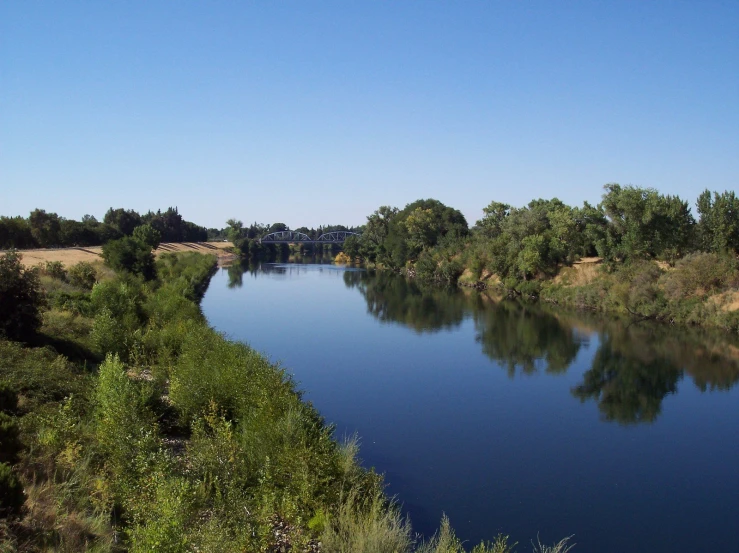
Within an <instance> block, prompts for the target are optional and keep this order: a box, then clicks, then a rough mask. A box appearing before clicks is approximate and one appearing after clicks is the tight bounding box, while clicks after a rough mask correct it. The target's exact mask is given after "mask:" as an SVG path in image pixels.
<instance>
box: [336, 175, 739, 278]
mask: <svg viewBox="0 0 739 553" xmlns="http://www.w3.org/2000/svg"><path fill="white" fill-rule="evenodd" d="M696 209H697V214H698V218H697V219H696V218H695V216H694V215H693V213H692V210H691V208H690V206H689V204H688V202H687V201H685V200H682V199H681V198H680V197H679V196H672V195H664V194H661V193H659V192H658V191H657V190H654V189H652V188H640V187H635V186H621V185H619V184H607V185H605V187H604V192H603V197H602V201H601V202H600V203H599V204H598V205H596V206H593V205H591V204H589V203H588V202H585V203H584V204H583V205H582V206H581V207H571V206H568V205H566V204H565V203H564V202H562V201H560V200H559V199H557V198H553V199H549V200H547V199H536V200H532V201H531V202H529V203H528V205H526V206H524V207H519V208H517V207H512V206H510V205H508V204H505V203H502V202H497V201H493V202H491V203H490V204H488V205H487V207H485V208H484V209H483V212H484V216H483V217H482V218H481V219H480V220H479V221H477V223H476V224H475V226H473V227H472V228H469V227H468V224H467V221H466V220H465V218H464V216H463V215H462V214H461V213H460V212H459V211H458V210H456V209H454V208H451V207H448V206H445V205H444V204H442V203H441V202H439V201H437V200H418V201H416V202H413V203H411V204H408V205H407V206H406V207H405V208H403V209H398V208H394V207H388V206H383V207H380V208H379V209H378V210H376V211H375V212H374V213H372V214H371V215H370V216H369V217H367V223H366V224H365V225H364V227H363V228H362V235H361V237H358V238H351V239H349V240H347V241H346V242H345V244H344V251H345V252H346V253H347V255H349V256H350V257H352V258H355V259H361V260H362V261H364V262H369V263H373V264H380V265H382V266H385V267H388V268H390V269H394V270H399V271H400V270H405V271H407V272H408V273H409V274H411V273H415V274H416V275H417V276H419V277H422V278H428V279H432V280H440V281H445V282H450V283H452V282H456V280H457V279H458V278H459V276H460V275H461V274H462V272H463V271H464V270H465V269H470V271H472V273H473V275H474V276H475V277H476V278H479V277H480V275H481V274H482V273H483V272H484V271H488V272H490V273H494V274H496V275H498V276H499V277H500V278H501V279H502V280H503V281H504V283H507V284H508V285H509V286H508V287H510V288H514V287H516V286H519V287H520V286H521V283H525V282H529V281H537V280H543V279H546V278H548V277H551V276H553V275H554V274H556V272H557V271H558V270H559V268H560V267H562V266H563V265H568V264H571V263H572V262H574V261H576V260H577V259H579V258H582V257H587V256H598V257H601V258H603V259H604V260H605V261H606V262H611V263H613V262H629V261H634V260H644V259H654V260H660V261H665V262H668V263H670V264H674V263H675V262H676V261H677V260H678V259H681V258H683V257H684V256H686V255H687V254H690V253H693V252H708V253H714V254H719V255H725V254H732V255H734V256H736V254H737V252H739V199H738V198H737V197H736V194H735V193H734V192H733V191H726V192H723V193H719V192H710V191H709V190H705V191H704V192H703V193H701V195H700V196H699V197H698V199H697V201H696ZM524 287H525V285H524Z"/></svg>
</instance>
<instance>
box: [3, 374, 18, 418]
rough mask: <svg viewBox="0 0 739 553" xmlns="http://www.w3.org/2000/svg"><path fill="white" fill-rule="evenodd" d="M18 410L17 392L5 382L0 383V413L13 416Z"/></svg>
mask: <svg viewBox="0 0 739 553" xmlns="http://www.w3.org/2000/svg"><path fill="white" fill-rule="evenodd" d="M17 409H18V392H16V391H15V388H13V387H12V386H11V385H10V384H8V383H7V382H2V381H0V413H7V414H9V415H13V414H15V412H16V410H17Z"/></svg>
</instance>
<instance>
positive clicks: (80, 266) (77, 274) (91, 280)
mask: <svg viewBox="0 0 739 553" xmlns="http://www.w3.org/2000/svg"><path fill="white" fill-rule="evenodd" d="M67 274H68V277H69V283H70V284H72V285H74V286H79V287H80V288H84V289H85V290H92V287H93V286H94V285H95V282H96V281H97V271H95V267H94V266H93V265H92V263H88V262H86V261H80V262H79V263H77V264H76V265H72V266H71V267H70V268H69V270H68V271H67Z"/></svg>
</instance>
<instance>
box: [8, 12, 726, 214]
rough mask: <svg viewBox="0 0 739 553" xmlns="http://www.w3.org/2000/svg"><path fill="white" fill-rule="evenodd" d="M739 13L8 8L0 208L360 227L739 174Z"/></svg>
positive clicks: (687, 185) (711, 181)
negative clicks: (436, 210)
mask: <svg viewBox="0 0 739 553" xmlns="http://www.w3.org/2000/svg"><path fill="white" fill-rule="evenodd" d="M737 29H739V2H736V1H726V2H711V1H695V2H687V1H660V2H657V1H655V2H640V1H621V2H616V1H613V2H564V1H563V2H554V1H547V2H537V1H525V0H519V1H513V0H511V1H505V2H502V1H501V2H497V1H485V2H482V1H477V2H475V1H464V2H463V1H455V2H451V1H448V2H441V1H439V2H430V1H429V2H421V1H412V2H405V1H393V2H379V1H372V2H369V1H367V2H358V1H349V0H346V1H341V2H331V1H320V2H313V1H309V0H300V1H293V2H287V1H272V2H267V1H264V2H247V1H239V2H226V1H208V2H194V1H193V2H184V1H183V2H175V1H171V2H154V1H147V2H143V1H142V2H72V1H65V2H33V1H29V0H7V1H5V2H0V214H2V215H27V214H28V212H29V211H31V210H32V209H34V208H36V207H40V208H43V209H46V210H47V211H55V212H57V213H59V214H60V215H62V216H64V217H69V218H79V217H81V216H82V215H84V214H86V213H90V214H93V215H95V216H97V217H99V218H101V217H102V215H103V214H104V213H105V211H106V210H107V209H108V207H110V206H114V207H125V208H133V209H136V210H137V211H142V212H145V211H147V210H149V209H154V210H156V209H157V208H162V209H166V207H168V206H170V205H176V206H178V207H179V209H180V213H182V214H183V215H184V216H185V217H186V218H187V219H189V220H192V221H195V222H197V223H199V224H203V225H206V226H216V227H221V226H223V225H224V222H225V220H226V219H228V218H230V217H237V218H239V219H242V220H243V221H245V222H252V221H260V222H276V221H282V222H285V223H287V224H288V225H290V226H291V227H293V228H295V227H298V226H302V225H306V226H317V225H320V224H328V223H344V224H361V223H363V222H364V220H365V217H366V215H368V214H369V213H371V212H372V211H373V210H375V209H376V208H377V207H379V206H381V205H394V206H399V207H403V206H404V205H405V204H407V203H409V202H411V201H413V200H416V199H418V198H428V197H431V198H436V199H439V200H441V201H442V202H444V203H446V204H448V205H451V206H453V207H456V208H458V209H460V210H461V211H462V212H463V213H464V214H465V215H466V216H467V218H468V221H469V222H470V224H472V223H474V221H475V220H476V219H478V218H479V217H480V216H481V210H482V208H483V207H484V206H485V205H487V204H488V203H489V202H490V201H492V200H496V201H503V202H507V203H510V204H512V205H516V206H519V205H523V204H525V203H527V202H528V201H529V200H531V199H533V198H538V197H545V198H550V197H555V196H556V197H559V198H560V199H562V200H563V201H565V202H567V203H570V204H581V203H582V202H583V201H584V200H588V201H590V202H591V203H597V202H598V201H599V199H600V196H601V192H602V186H603V184H605V183H608V182H619V183H621V184H633V185H637V186H644V187H653V188H656V189H658V190H660V191H661V192H664V193H670V194H678V195H680V196H681V197H683V198H684V199H688V200H689V201H690V202H691V204H692V203H694V201H695V198H696V197H697V195H698V194H699V193H700V192H701V191H702V190H703V189H705V188H709V189H711V190H719V191H723V190H731V189H736V188H737V183H738V182H739V179H738V177H739V31H737Z"/></svg>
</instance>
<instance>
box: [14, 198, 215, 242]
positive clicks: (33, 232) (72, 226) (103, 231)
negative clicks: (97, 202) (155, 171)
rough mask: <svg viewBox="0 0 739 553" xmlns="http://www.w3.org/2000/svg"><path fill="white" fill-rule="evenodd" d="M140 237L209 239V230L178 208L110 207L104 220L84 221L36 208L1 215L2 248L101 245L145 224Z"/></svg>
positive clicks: (170, 240) (147, 238)
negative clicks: (186, 217)
mask: <svg viewBox="0 0 739 553" xmlns="http://www.w3.org/2000/svg"><path fill="white" fill-rule="evenodd" d="M146 225H148V226H149V227H150V229H151V230H149V229H144V230H139V231H138V232H139V236H138V238H139V239H140V240H144V241H146V242H149V243H152V244H153V243H157V244H158V241H164V242H200V241H205V240H207V239H208V232H207V230H206V229H205V228H203V227H200V226H198V225H196V224H194V223H191V222H189V221H185V220H184V219H183V218H182V216H181V215H180V214H179V212H178V210H177V208H176V207H175V208H172V207H170V208H169V209H167V211H165V212H162V211H157V212H156V213H154V212H151V211H150V212H148V213H146V214H144V215H140V214H139V213H137V212H136V211H134V210H132V209H129V210H125V209H113V208H110V209H109V210H108V211H107V213H106V214H105V217H104V218H103V222H102V223H101V222H98V220H97V219H96V218H95V217H93V216H92V215H85V216H84V217H82V220H80V221H75V220H73V219H65V218H64V217H60V216H59V215H57V214H56V213H47V212H46V211H44V210H43V209H35V210H33V211H32V212H31V213H30V215H29V216H28V218H27V219H26V218H23V217H0V249H10V248H17V249H28V248H62V247H71V246H83V247H84V246H99V245H102V244H106V243H107V242H109V241H111V240H116V239H119V238H122V237H124V236H132V235H134V233H135V232H136V230H137V229H138V228H139V227H141V226H146Z"/></svg>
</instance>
